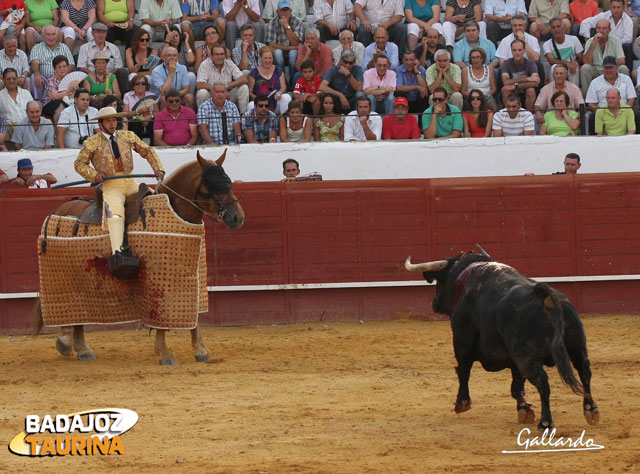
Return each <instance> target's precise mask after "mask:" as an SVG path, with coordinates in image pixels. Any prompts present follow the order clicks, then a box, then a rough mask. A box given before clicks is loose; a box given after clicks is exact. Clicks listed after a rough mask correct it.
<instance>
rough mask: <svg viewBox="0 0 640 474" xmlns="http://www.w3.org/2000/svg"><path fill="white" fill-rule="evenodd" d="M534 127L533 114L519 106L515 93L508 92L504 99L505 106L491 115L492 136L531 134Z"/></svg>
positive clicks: (518, 99) (518, 98)
mask: <svg viewBox="0 0 640 474" xmlns="http://www.w3.org/2000/svg"><path fill="white" fill-rule="evenodd" d="M535 128H536V124H535V122H534V120H533V115H532V114H531V112H529V111H528V110H525V109H523V108H521V106H520V97H518V95H517V94H509V95H508V96H507V98H506V101H505V108H504V109H502V110H500V111H498V112H496V113H495V115H494V116H493V136H494V137H515V136H521V135H533V134H534V131H535Z"/></svg>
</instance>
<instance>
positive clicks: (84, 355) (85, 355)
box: [78, 352, 96, 360]
mask: <svg viewBox="0 0 640 474" xmlns="http://www.w3.org/2000/svg"><path fill="white" fill-rule="evenodd" d="M78 360H96V355H95V354H94V353H93V352H82V353H80V354H78Z"/></svg>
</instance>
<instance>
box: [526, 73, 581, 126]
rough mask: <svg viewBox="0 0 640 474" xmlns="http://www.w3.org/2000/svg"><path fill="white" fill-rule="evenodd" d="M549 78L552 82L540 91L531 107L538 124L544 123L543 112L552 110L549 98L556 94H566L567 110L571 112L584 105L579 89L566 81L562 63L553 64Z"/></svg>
mask: <svg viewBox="0 0 640 474" xmlns="http://www.w3.org/2000/svg"><path fill="white" fill-rule="evenodd" d="M551 77H552V79H553V80H552V81H551V82H550V83H549V84H547V85H546V86H544V87H543V88H542V89H540V94H538V98H537V99H536V103H535V104H534V106H533V109H534V110H535V113H536V120H537V121H538V123H544V116H543V114H544V112H546V111H547V110H548V109H553V102H552V101H551V98H552V97H553V95H554V94H555V93H556V92H559V91H563V92H565V93H566V94H567V97H569V101H568V102H567V108H569V109H571V110H576V109H577V108H578V107H579V106H580V104H584V99H583V98H582V92H580V88H579V87H578V86H576V85H575V84H572V83H571V82H569V81H568V80H567V77H568V75H567V66H565V65H564V64H562V63H560V64H554V65H553V66H552V67H551Z"/></svg>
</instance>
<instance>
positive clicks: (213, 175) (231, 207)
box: [197, 150, 244, 229]
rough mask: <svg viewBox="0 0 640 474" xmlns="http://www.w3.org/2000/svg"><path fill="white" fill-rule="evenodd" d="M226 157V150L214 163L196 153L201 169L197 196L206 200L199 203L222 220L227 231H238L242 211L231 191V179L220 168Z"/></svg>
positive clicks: (241, 220) (242, 219)
mask: <svg viewBox="0 0 640 474" xmlns="http://www.w3.org/2000/svg"><path fill="white" fill-rule="evenodd" d="M226 156H227V150H225V151H224V153H222V155H220V158H218V159H217V160H216V161H211V160H207V159H205V158H203V157H202V155H200V152H199V151H198V152H197V158H198V163H199V164H200V168H201V169H202V175H201V179H200V189H199V191H198V194H199V196H200V197H203V198H206V199H207V201H202V200H200V201H199V202H200V204H203V206H202V207H203V208H204V209H205V210H207V211H209V212H211V213H213V214H216V215H217V216H218V218H219V219H221V220H223V221H224V223H225V224H226V225H227V227H229V229H238V228H240V227H242V223H243V222H244V211H243V210H242V206H240V202H238V199H236V197H235V196H234V194H233V191H232V190H231V179H230V178H229V176H228V175H227V173H225V172H224V169H223V168H222V163H224V159H225V158H226ZM203 188H204V190H206V191H204V190H203Z"/></svg>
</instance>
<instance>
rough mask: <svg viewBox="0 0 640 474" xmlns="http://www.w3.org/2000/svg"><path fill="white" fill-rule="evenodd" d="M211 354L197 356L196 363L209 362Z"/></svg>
mask: <svg viewBox="0 0 640 474" xmlns="http://www.w3.org/2000/svg"><path fill="white" fill-rule="evenodd" d="M208 361H209V354H196V362H208Z"/></svg>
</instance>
